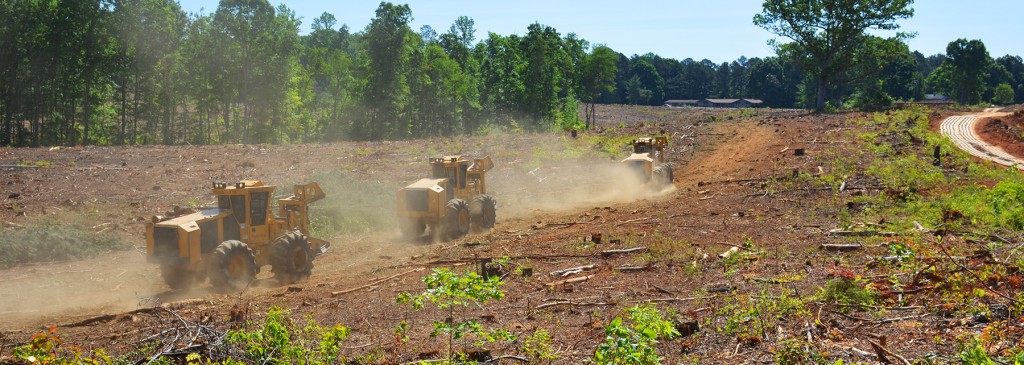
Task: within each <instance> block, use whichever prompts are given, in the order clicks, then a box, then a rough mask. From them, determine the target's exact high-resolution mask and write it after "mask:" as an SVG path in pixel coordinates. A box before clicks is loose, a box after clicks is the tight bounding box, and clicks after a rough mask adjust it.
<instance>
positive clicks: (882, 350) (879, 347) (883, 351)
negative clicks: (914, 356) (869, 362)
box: [868, 340, 910, 365]
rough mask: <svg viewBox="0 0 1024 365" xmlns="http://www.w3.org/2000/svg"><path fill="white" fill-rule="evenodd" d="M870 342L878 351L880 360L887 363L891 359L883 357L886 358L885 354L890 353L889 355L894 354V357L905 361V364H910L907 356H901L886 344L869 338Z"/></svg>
mask: <svg viewBox="0 0 1024 365" xmlns="http://www.w3.org/2000/svg"><path fill="white" fill-rule="evenodd" d="M868 343H870V344H871V348H873V349H874V350H875V352H876V353H878V360H879V361H881V362H886V363H887V362H889V361H886V360H883V359H885V355H889V356H892V357H895V358H897V359H899V360H900V362H902V363H903V365H910V361H907V359H906V358H904V357H903V356H900V355H899V354H897V353H895V352H892V350H889V349H887V348H885V346H882V345H881V344H879V343H878V342H875V341H871V340H868Z"/></svg>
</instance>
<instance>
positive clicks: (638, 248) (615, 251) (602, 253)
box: [601, 247, 647, 256]
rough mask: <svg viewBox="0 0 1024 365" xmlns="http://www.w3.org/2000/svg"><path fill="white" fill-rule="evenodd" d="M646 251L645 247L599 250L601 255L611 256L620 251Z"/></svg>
mask: <svg viewBox="0 0 1024 365" xmlns="http://www.w3.org/2000/svg"><path fill="white" fill-rule="evenodd" d="M644 251H647V247H633V248H626V249H621V250H604V251H601V256H611V255H615V254H620V253H633V252H644Z"/></svg>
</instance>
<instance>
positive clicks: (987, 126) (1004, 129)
mask: <svg viewBox="0 0 1024 365" xmlns="http://www.w3.org/2000/svg"><path fill="white" fill-rule="evenodd" d="M975 131H976V132H977V133H978V135H979V136H981V138H982V139H983V140H985V141H986V142H988V143H991V144H993V145H997V146H999V147H1001V148H1002V149H1003V150H1004V151H1006V152H1007V153H1009V154H1011V155H1014V156H1017V157H1024V111H1021V110H1017V111H1014V112H1009V113H1000V115H998V116H989V117H986V118H985V119H984V120H982V121H981V123H979V125H978V127H977V128H976V129H975Z"/></svg>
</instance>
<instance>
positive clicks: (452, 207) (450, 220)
mask: <svg viewBox="0 0 1024 365" xmlns="http://www.w3.org/2000/svg"><path fill="white" fill-rule="evenodd" d="M444 214H445V215H444V233H445V234H446V235H447V239H456V238H459V237H462V236H464V235H466V233H469V227H470V225H471V223H470V218H469V206H468V204H466V201H465V200H462V199H459V198H455V199H452V200H449V201H448V204H447V205H445V208H444Z"/></svg>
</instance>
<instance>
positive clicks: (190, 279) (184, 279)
mask: <svg viewBox="0 0 1024 365" xmlns="http://www.w3.org/2000/svg"><path fill="white" fill-rule="evenodd" d="M186 266H187V265H180V264H172V263H166V264H161V265H160V276H162V277H163V278H164V283H167V286H169V287H171V289H173V290H181V289H188V288H191V287H192V285H195V284H196V282H197V281H198V280H196V278H197V277H198V275H197V274H196V272H194V271H191V270H189V269H188V268H187V267H186Z"/></svg>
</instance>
